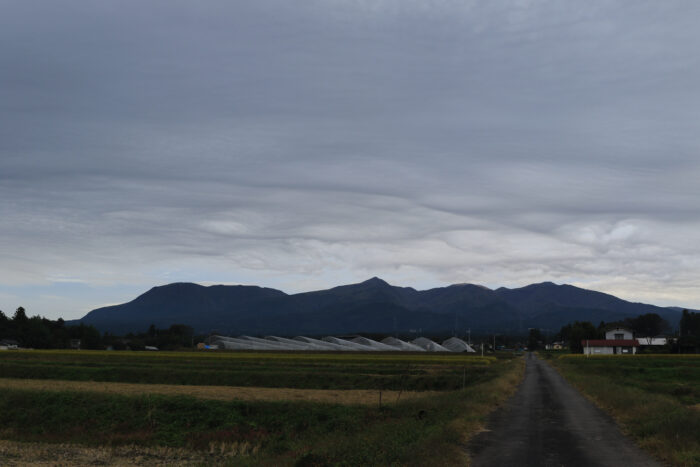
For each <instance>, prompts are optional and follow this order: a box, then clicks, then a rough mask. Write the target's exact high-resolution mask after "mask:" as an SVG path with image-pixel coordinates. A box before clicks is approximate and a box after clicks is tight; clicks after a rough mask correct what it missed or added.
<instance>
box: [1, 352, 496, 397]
mask: <svg viewBox="0 0 700 467" xmlns="http://www.w3.org/2000/svg"><path fill="white" fill-rule="evenodd" d="M495 363H497V359H496V358H494V357H478V356H469V355H434V354H432V355H431V354H408V355H407V354H345V353H337V354H318V353H246V352H241V353H233V352H220V353H197V352H163V353H146V352H99V351H17V352H2V353H0V375H2V377H5V378H27V379H61V380H74V381H76V380H77V381H105V382H107V381H113V382H129V383H157V384H186V385H217V386H254V387H257V386H261V387H277V388H284V387H286V388H305V389H386V390H411V391H413V390H418V391H446V390H456V389H461V388H462V386H463V384H474V383H477V382H480V381H486V380H489V379H491V378H493V377H494V376H495V375H496V374H498V373H499V371H500V370H499V368H498V365H494V364H495Z"/></svg>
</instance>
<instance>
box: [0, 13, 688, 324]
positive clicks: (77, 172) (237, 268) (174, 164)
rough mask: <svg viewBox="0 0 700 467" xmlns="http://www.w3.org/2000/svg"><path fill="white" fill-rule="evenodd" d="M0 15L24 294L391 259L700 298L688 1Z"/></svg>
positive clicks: (13, 212) (12, 241)
mask: <svg viewBox="0 0 700 467" xmlns="http://www.w3.org/2000/svg"><path fill="white" fill-rule="evenodd" d="M3 10H4V14H3V15H2V18H0V67H1V68H2V71H1V73H0V123H1V124H0V196H1V197H2V200H3V202H2V204H0V218H1V219H2V223H1V224H0V236H1V237H2V239H3V241H2V243H0V260H1V261H2V264H3V268H2V270H0V285H1V286H0V308H2V309H4V310H5V311H7V310H11V309H13V308H14V307H16V306H18V305H19V304H20V303H15V302H17V301H20V300H21V302H22V303H21V304H24V305H25V306H28V305H29V306H28V308H30V309H31V308H34V310H33V311H34V312H41V313H43V314H46V315H48V316H58V315H59V314H62V315H64V316H67V317H75V316H78V315H80V314H81V313H82V312H84V311H86V310H87V309H90V308H91V307H93V306H97V305H100V304H103V303H104V302H109V301H120V300H126V299H129V298H131V296H133V294H134V293H136V291H141V290H144V289H146V288H148V287H150V286H152V285H155V284H159V283H163V282H169V281H174V280H193V281H199V282H242V283H260V284H263V285H269V286H275V287H281V288H283V289H284V290H287V291H299V290H308V289H311V288H316V287H325V286H330V285H337V284H338V283H342V282H349V281H353V280H358V279H364V278H366V277H368V276H371V275H381V276H382V277H385V278H386V279H388V280H390V281H392V282H395V283H398V284H405V285H414V286H417V287H429V286H436V285H441V284H445V283H450V282H465V281H472V282H477V283H484V284H486V285H490V286H499V285H508V286H517V285H523V284H525V283H529V282H534V281H541V280H555V281H560V282H572V283H575V284H579V285H583V286H588V287H593V288H597V289H599V290H604V291H609V292H611V293H616V294H619V295H621V296H623V297H625V298H630V299H636V300H646V301H651V302H654V303H658V304H681V305H685V306H695V307H700V294H698V293H697V291H696V290H695V284H696V283H697V280H698V279H699V277H698V275H699V274H698V271H699V269H698V266H699V263H700V248H699V247H697V245H700V241H699V240H700V233H698V232H700V229H698V223H700V216H699V212H698V207H697V206H698V205H697V199H699V198H700V187H699V186H698V184H697V180H699V179H700V159H699V158H698V157H697V154H698V150H699V149H700V137H699V136H698V134H700V133H698V131H697V124H696V122H697V121H698V111H697V109H698V108H700V93H699V92H698V85H697V83H699V82H700V63H699V62H698V61H699V59H698V57H697V54H696V52H695V51H696V49H697V45H698V42H699V39H700V33H699V32H698V31H697V28H696V27H695V24H694V20H695V18H697V15H698V13H700V6H698V5H697V4H696V3H694V2H673V3H659V2H640V1H629V2H605V1H594V2H586V3H585V4H584V3H580V4H575V5H573V4H567V3H561V2H547V1H500V2H461V1H460V2H453V1H447V0H446V1H434V2H423V1H398V0H396V1H373V2H363V1H359V0H357V1H351V0H335V1H331V2H326V1H324V2H305V3H303V4H298V3H297V4H291V3H289V2H278V1H256V2H235V3H231V2H223V1H221V2H219V1H207V2H204V3H202V2H199V3H197V4H195V3H191V2H178V1H176V2H173V1H167V2H166V1H162V2H157V1H150V2H118V3H117V2H100V3H95V2H83V1H63V2H34V3H29V2H19V1H9V2H5V6H4V8H3ZM70 283H78V284H85V286H84V287H85V288H80V287H77V286H76V287H68V286H66V284H70ZM38 290H41V293H33V292H34V291H38ZM100 291H104V296H105V298H104V300H102V299H100V298H99V297H100ZM120 294H122V295H120ZM39 296H42V297H44V298H38V297H39ZM57 297H58V298H57Z"/></svg>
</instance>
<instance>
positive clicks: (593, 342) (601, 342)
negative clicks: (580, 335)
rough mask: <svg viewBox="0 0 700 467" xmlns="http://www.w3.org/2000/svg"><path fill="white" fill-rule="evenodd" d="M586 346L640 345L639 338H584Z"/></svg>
mask: <svg viewBox="0 0 700 467" xmlns="http://www.w3.org/2000/svg"><path fill="white" fill-rule="evenodd" d="M581 345H583V346H584V347H586V346H588V347H638V346H639V342H637V339H588V340H586V339H583V340H582V341H581Z"/></svg>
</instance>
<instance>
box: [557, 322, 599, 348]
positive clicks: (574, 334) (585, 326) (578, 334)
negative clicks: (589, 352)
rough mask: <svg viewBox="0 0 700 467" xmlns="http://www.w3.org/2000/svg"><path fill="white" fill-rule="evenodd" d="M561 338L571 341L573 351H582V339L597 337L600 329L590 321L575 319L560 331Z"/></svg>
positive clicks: (570, 345)
mask: <svg viewBox="0 0 700 467" xmlns="http://www.w3.org/2000/svg"><path fill="white" fill-rule="evenodd" d="M559 335H560V337H561V340H563V341H567V342H568V343H569V348H570V349H571V351H572V352H582V351H583V345H582V344H581V341H583V340H586V339H597V338H598V337H599V334H598V330H597V329H596V328H595V326H593V325H592V324H591V323H589V322H588V321H575V322H573V323H569V324H567V325H566V326H564V327H562V328H561V331H559Z"/></svg>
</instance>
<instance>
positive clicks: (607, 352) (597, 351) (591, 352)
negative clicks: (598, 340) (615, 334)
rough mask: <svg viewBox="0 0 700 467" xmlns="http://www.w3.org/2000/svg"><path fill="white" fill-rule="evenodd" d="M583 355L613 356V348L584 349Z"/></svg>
mask: <svg viewBox="0 0 700 467" xmlns="http://www.w3.org/2000/svg"><path fill="white" fill-rule="evenodd" d="M583 353H584V354H585V355H612V353H613V348H612V347H584V348H583Z"/></svg>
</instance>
